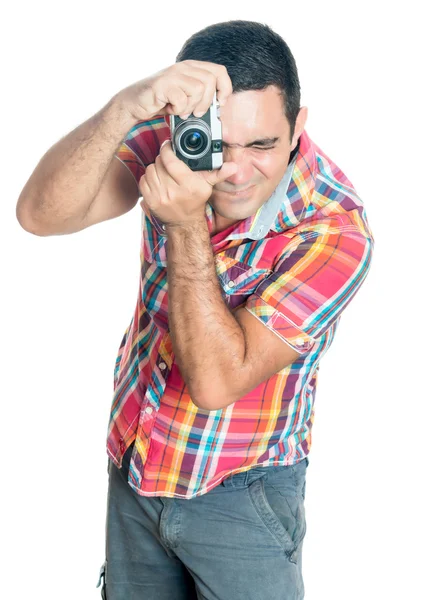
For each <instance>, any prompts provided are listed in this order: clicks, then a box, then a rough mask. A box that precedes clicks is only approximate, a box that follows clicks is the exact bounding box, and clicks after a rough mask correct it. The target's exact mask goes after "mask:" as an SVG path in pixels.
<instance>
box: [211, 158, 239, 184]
mask: <svg viewBox="0 0 422 600" xmlns="http://www.w3.org/2000/svg"><path fill="white" fill-rule="evenodd" d="M237 169H238V166H237V164H236V163H234V162H225V163H223V166H222V167H221V169H215V170H214V171H212V172H211V173H209V174H208V175H209V176H208V177H207V181H208V183H209V184H210V185H216V184H217V183H220V182H221V181H224V180H225V179H227V178H228V177H231V176H232V175H234V174H235V173H236V171H237Z"/></svg>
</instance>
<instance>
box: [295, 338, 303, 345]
mask: <svg viewBox="0 0 422 600" xmlns="http://www.w3.org/2000/svg"><path fill="white" fill-rule="evenodd" d="M296 343H297V345H298V346H303V344H304V343H305V340H304V339H303V338H297V340H296Z"/></svg>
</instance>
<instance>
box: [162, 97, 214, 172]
mask: <svg viewBox="0 0 422 600" xmlns="http://www.w3.org/2000/svg"><path fill="white" fill-rule="evenodd" d="M170 131H171V141H172V147H173V151H174V153H175V154H176V156H177V158H180V160H183V162H185V163H186V164H187V165H188V166H189V167H190V168H191V169H192V171H210V170H211V169H219V168H220V167H221V166H222V164H223V143H222V139H221V136H222V133H221V121H220V106H219V104H218V101H217V97H216V94H214V98H213V101H212V104H211V106H210V107H209V109H208V110H207V112H206V113H205V114H204V115H203V116H202V117H195V116H194V115H193V114H191V115H190V116H189V117H188V118H187V119H185V120H184V119H181V118H180V117H178V116H176V115H170Z"/></svg>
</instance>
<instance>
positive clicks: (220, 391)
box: [190, 382, 237, 411]
mask: <svg viewBox="0 0 422 600" xmlns="http://www.w3.org/2000/svg"><path fill="white" fill-rule="evenodd" d="M190 398H191V400H192V402H193V403H194V404H195V406H197V407H198V408H199V409H201V410H207V411H212V410H221V409H223V408H226V407H227V406H229V405H230V404H233V402H235V401H236V400H237V398H233V397H232V394H230V393H229V392H228V390H227V387H226V386H223V385H218V384H216V383H215V382H214V383H212V384H211V385H208V386H203V387H202V389H201V390H192V393H190Z"/></svg>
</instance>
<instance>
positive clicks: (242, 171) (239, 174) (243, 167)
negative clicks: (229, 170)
mask: <svg viewBox="0 0 422 600" xmlns="http://www.w3.org/2000/svg"><path fill="white" fill-rule="evenodd" d="M223 160H224V162H234V163H236V164H237V171H236V173H234V174H233V175H231V176H230V177H228V178H227V179H226V180H225V183H231V184H233V185H235V186H238V187H240V188H241V187H244V186H245V187H246V184H247V183H249V182H250V181H251V179H252V176H253V166H252V163H251V162H250V161H249V160H248V157H247V152H245V148H227V147H226V148H224V150H223Z"/></svg>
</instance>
